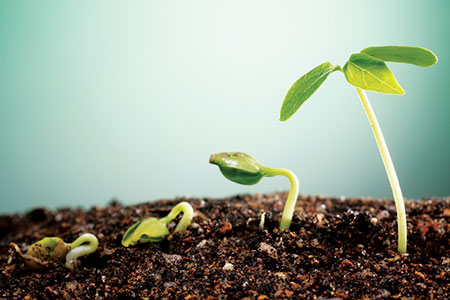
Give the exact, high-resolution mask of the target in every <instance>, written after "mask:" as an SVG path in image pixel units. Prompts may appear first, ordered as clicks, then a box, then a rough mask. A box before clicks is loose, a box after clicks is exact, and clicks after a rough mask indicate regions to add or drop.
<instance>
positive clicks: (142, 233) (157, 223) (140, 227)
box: [122, 202, 194, 247]
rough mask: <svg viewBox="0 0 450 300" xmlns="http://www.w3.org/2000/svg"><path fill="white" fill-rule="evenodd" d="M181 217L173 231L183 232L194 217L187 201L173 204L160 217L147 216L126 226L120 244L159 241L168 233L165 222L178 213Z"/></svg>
mask: <svg viewBox="0 0 450 300" xmlns="http://www.w3.org/2000/svg"><path fill="white" fill-rule="evenodd" d="M181 212H182V213H183V217H182V218H181V220H180V222H179V223H178V225H177V227H175V232H183V231H185V230H186V228H187V227H188V226H189V224H190V223H191V221H192V218H193V217H194V210H193V209H192V206H191V205H190V204H189V203H187V202H181V203H178V204H177V205H175V207H174V208H172V210H171V211H170V212H169V214H168V215H167V216H165V217H164V218H161V219H157V218H147V219H144V220H141V221H139V222H137V223H136V224H134V225H133V226H131V227H130V228H128V230H127V231H126V232H125V234H124V235H123V238H122V245H123V246H124V247H129V246H133V245H136V244H142V243H149V242H160V241H162V240H164V239H165V238H166V236H168V235H169V229H168V228H167V224H169V223H170V221H172V220H173V219H175V218H176V217H177V216H178V215H179V214H180V213H181Z"/></svg>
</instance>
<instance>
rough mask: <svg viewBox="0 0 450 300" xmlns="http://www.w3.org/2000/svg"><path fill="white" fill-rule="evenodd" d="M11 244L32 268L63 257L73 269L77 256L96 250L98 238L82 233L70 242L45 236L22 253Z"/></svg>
mask: <svg viewBox="0 0 450 300" xmlns="http://www.w3.org/2000/svg"><path fill="white" fill-rule="evenodd" d="M11 244H12V246H13V247H14V249H15V250H16V252H17V253H18V254H19V255H20V256H21V257H22V258H23V259H24V261H25V264H26V265H27V266H28V267H29V268H30V269H32V270H39V269H42V268H43V267H46V266H47V262H62V261H63V260H64V258H65V259H66V263H65V266H66V268H68V269H70V270H71V271H73V270H74V267H75V265H76V262H77V258H78V257H80V256H83V255H87V254H90V253H92V252H94V251H95V250H97V247H98V240H97V238H96V237H95V235H93V234H90V233H85V234H82V235H81V236H79V237H78V238H77V239H76V240H75V241H74V242H73V243H71V244H68V243H65V242H64V241H63V240H62V239H60V238H59V237H46V238H43V239H42V240H40V241H38V242H36V243H34V244H33V245H31V246H30V247H29V248H28V250H27V252H26V253H25V254H22V252H21V251H20V249H19V247H18V246H17V245H16V244H14V243H11Z"/></svg>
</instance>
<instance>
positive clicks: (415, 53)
mask: <svg viewBox="0 0 450 300" xmlns="http://www.w3.org/2000/svg"><path fill="white" fill-rule="evenodd" d="M386 61H392V62H400V63H408V64H413V65H416V66H420V67H429V66H432V65H434V64H436V62H437V57H436V55H434V53H433V52H431V51H430V50H427V49H424V48H420V47H404V46H386V47H369V48H366V49H364V50H362V51H361V52H360V53H355V54H352V55H351V56H350V58H349V59H348V61H347V62H346V63H345V65H344V67H343V68H341V67H340V66H339V65H336V66H333V65H332V64H331V63H329V62H326V63H323V64H321V65H319V66H317V67H316V68H314V69H312V70H311V71H309V72H308V73H306V74H305V75H303V76H302V77H301V78H300V79H298V80H297V81H296V82H295V83H294V85H292V87H291V88H290V89H289V91H288V92H287V94H286V97H285V98H284V101H283V105H282V106H281V111H280V120H281V121H286V120H287V119H289V118H290V117H291V116H292V115H293V114H294V113H295V112H296V111H297V110H298V109H299V108H300V106H301V105H302V104H303V103H304V102H305V101H306V100H307V99H308V98H309V97H311V95H312V94H313V93H314V92H315V91H316V90H317V89H318V88H319V87H320V86H321V85H322V83H323V82H324V81H325V79H327V77H328V75H330V74H331V73H333V72H334V71H341V72H343V73H344V75H345V79H347V81H348V82H349V83H350V84H351V85H353V86H354V87H355V88H356V92H357V93H358V96H359V98H360V99H361V102H362V105H363V107H364V110H365V111H366V114H367V117H368V119H369V122H370V126H371V128H372V131H373V133H374V135H375V140H376V142H377V145H378V149H379V151H380V154H381V158H382V159H383V164H384V167H385V169H386V173H387V176H388V178H389V182H390V184H391V188H392V192H393V195H394V200H395V206H396V210H397V222H398V252H399V253H401V254H403V253H406V243H407V236H406V214H405V203H404V201H403V195H402V191H401V189H400V184H399V181H398V178H397V173H396V172H395V168H394V164H393V163H392V159H391V156H390V154H389V150H388V148H387V145H386V142H385V140H384V137H383V133H382V132H381V128H380V125H379V124H378V121H377V118H376V117H375V113H374V111H373V109H372V106H371V105H370V102H369V99H368V98H367V95H366V93H365V92H364V90H367V91H374V92H378V93H385V94H404V93H405V92H404V90H403V89H402V87H401V86H400V85H399V84H398V82H397V80H396V79H395V77H394V75H393V74H392V72H391V71H390V70H389V68H388V67H387V66H386V64H385V62H386Z"/></svg>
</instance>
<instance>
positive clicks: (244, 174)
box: [209, 152, 298, 230]
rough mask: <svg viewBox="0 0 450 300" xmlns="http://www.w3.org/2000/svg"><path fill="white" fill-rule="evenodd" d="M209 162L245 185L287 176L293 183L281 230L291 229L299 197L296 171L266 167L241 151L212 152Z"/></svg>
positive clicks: (226, 175) (229, 177) (282, 218)
mask: <svg viewBox="0 0 450 300" xmlns="http://www.w3.org/2000/svg"><path fill="white" fill-rule="evenodd" d="M209 162H210V163H212V164H215V165H218V166H219V169H220V171H221V172H222V174H223V176H225V177H226V178H227V179H229V180H231V181H233V182H236V183H239V184H244V185H253V184H256V183H258V182H259V181H260V180H261V178H263V177H272V176H277V175H283V176H286V177H287V178H288V179H289V182H290V183H291V189H290V191H289V194H288V197H287V200H286V204H285V206H284V210H283V215H282V217H281V223H280V230H285V229H289V226H290V225H291V221H292V216H293V215H294V209H295V203H296V202H297V197H298V179H297V176H295V174H294V173H292V172H291V171H289V170H287V169H272V168H268V167H265V166H263V165H261V164H260V163H259V162H258V161H257V160H256V159H254V158H253V157H251V156H250V155H248V154H246V153H241V152H226V153H218V154H212V155H211V157H210V158H209Z"/></svg>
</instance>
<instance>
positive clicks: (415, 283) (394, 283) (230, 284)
mask: <svg viewBox="0 0 450 300" xmlns="http://www.w3.org/2000/svg"><path fill="white" fill-rule="evenodd" d="M285 198H286V193H283V194H278V193H275V194H269V195H243V196H238V197H235V198H228V199H222V200H216V199H177V200H175V201H158V202H151V203H143V204H140V205H136V206H129V207H124V206H122V205H120V204H119V203H117V202H114V203H111V204H110V205H109V206H107V207H105V208H98V207H95V208H92V209H91V210H89V211H84V210H70V209H62V210H58V211H55V212H51V211H49V210H46V209H35V210H33V211H31V212H30V213H28V214H26V215H7V216H2V217H1V218H0V230H1V231H0V265H1V274H0V299H260V300H262V299H283V298H291V299H450V225H449V221H450V198H444V199H442V198H441V199H437V198H433V199H424V200H417V201H409V202H408V203H407V213H408V238H409V240H408V252H409V254H408V255H404V256H400V255H397V253H396V247H397V224H396V220H395V216H396V213H395V207H394V203H393V201H392V200H373V199H349V200H348V199H338V198H325V197H303V196H301V197H299V201H298V204H297V211H296V215H295V217H294V219H293V223H292V225H291V228H290V231H285V232H279V230H278V229H277V227H278V225H279V220H280V218H281V210H282V208H283V205H284V199H285ZM182 200H184V201H188V202H190V203H191V204H192V206H193V207H194V209H195V212H196V216H195V217H194V220H193V223H192V224H191V225H190V227H189V229H188V231H187V232H186V233H185V235H184V236H180V235H171V236H169V238H168V240H166V241H164V242H162V243H158V244H146V245H139V246H136V247H131V248H124V247H122V246H121V239H122V235H123V233H124V232H125V230H126V229H127V228H128V227H129V226H130V225H132V224H133V223H134V222H136V221H138V220H140V219H142V218H146V217H149V216H156V217H161V216H164V215H166V214H167V213H168V211H169V210H170V208H171V207H172V206H173V205H174V204H176V203H178V202H180V201H182ZM262 212H266V214H265V224H264V230H260V229H258V226H259V223H260V219H261V213H262ZM173 225H175V224H173ZM85 232H91V233H93V234H95V235H96V236H97V237H98V238H99V241H100V247H99V249H98V251H97V252H95V253H93V254H91V255H89V256H86V257H82V258H80V262H81V264H80V266H79V267H78V271H77V272H75V273H71V272H70V271H69V270H68V269H66V268H64V266H63V265H60V264H51V269H46V270H42V271H40V272H31V271H29V270H27V269H26V268H25V267H24V264H23V262H22V261H21V260H20V259H19V258H18V257H17V255H14V254H11V253H12V251H11V250H10V247H9V243H10V242H15V243H17V244H18V245H19V247H20V248H21V249H22V250H25V249H26V247H27V245H30V244H32V243H33V242H36V241H37V240H39V239H41V238H43V237H45V236H59V237H61V238H63V239H64V240H65V241H67V242H71V241H73V240H74V239H75V238H76V237H78V236H79V235H80V234H81V233H85Z"/></svg>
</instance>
